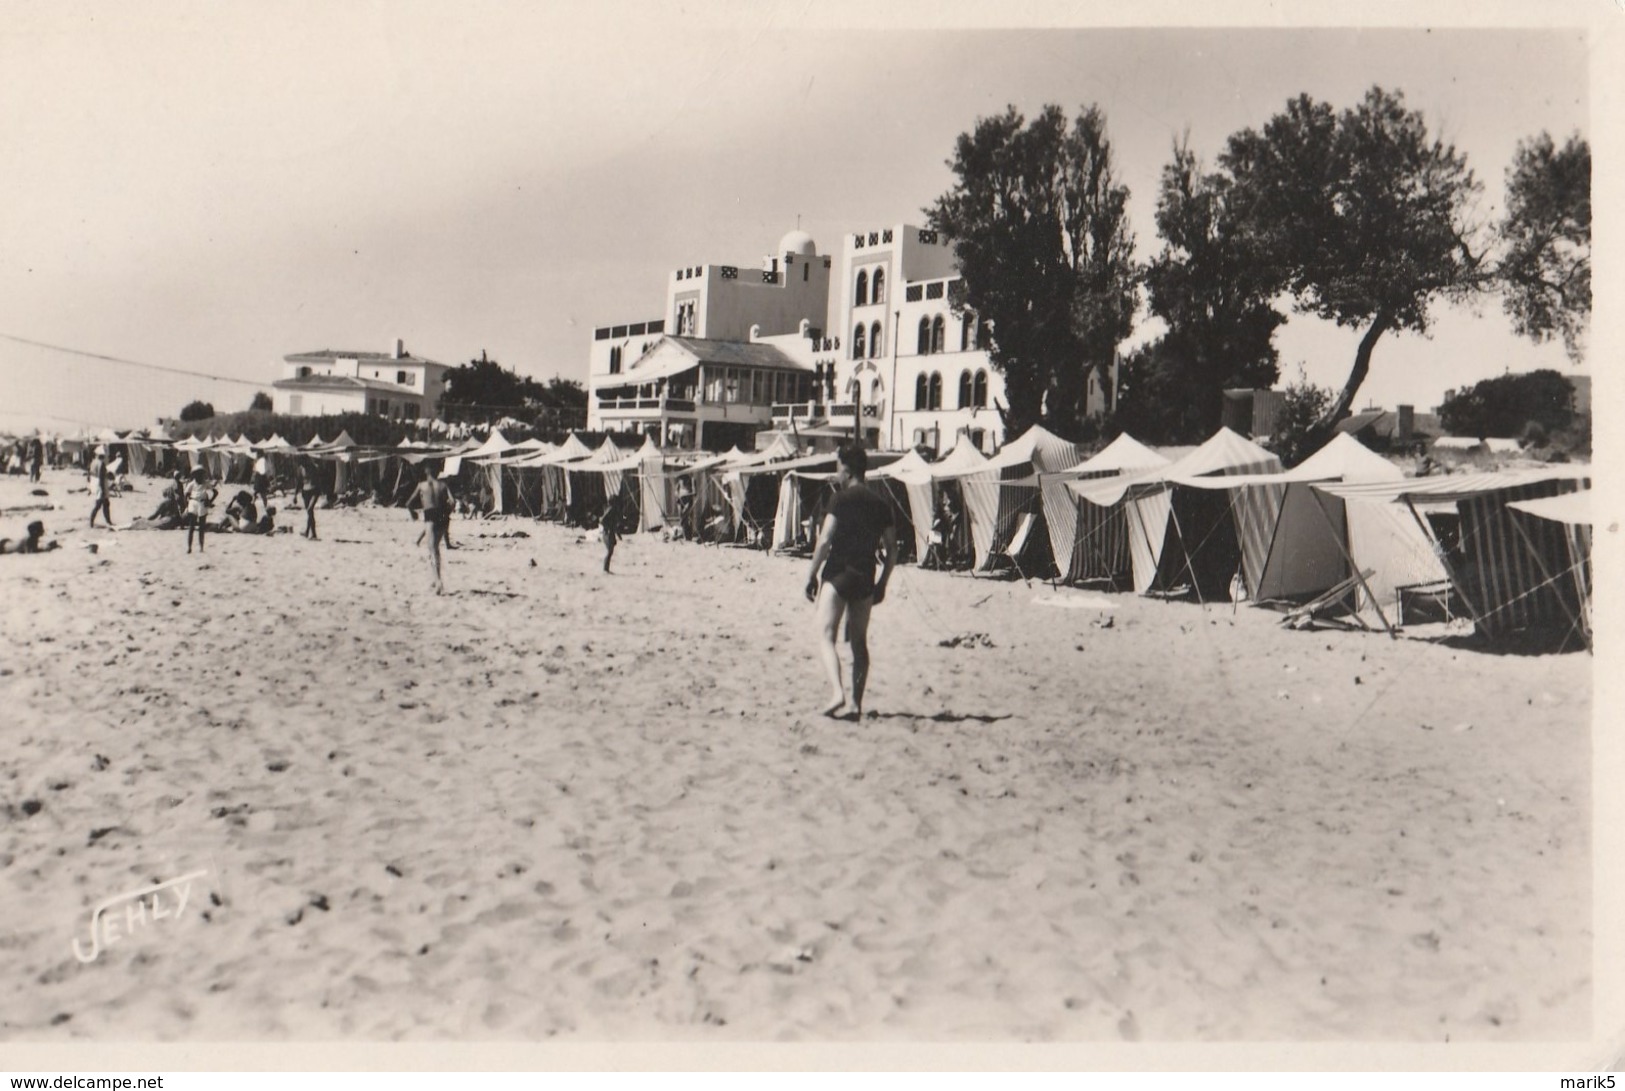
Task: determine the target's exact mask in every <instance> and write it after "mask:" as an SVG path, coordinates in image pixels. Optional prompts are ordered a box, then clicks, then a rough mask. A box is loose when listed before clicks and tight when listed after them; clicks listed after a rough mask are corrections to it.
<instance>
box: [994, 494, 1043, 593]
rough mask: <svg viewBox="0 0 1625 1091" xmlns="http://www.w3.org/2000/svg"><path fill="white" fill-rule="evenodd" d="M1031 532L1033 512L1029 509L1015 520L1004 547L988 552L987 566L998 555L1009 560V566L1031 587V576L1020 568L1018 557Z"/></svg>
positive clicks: (1025, 545) (1024, 547)
mask: <svg viewBox="0 0 1625 1091" xmlns="http://www.w3.org/2000/svg"><path fill="white" fill-rule="evenodd" d="M1032 533H1033V513H1032V512H1030V511H1029V512H1027V513H1025V514H1024V515H1022V517H1021V518H1020V519H1018V520H1017V521H1016V529H1015V530H1014V531H1012V532H1011V534H1010V540H1009V541H1008V542H1006V543H1005V545H1004V548H1003V549H995V550H994V551H993V552H991V553H990V554H988V558H987V566H988V567H990V568H991V567H992V566H993V563H994V562H995V561H997V560H998V559H999V558H1000V557H1003V558H1004V559H1005V560H1007V561H1009V562H1010V567H1011V568H1013V569H1015V570H1016V575H1018V576H1020V577H1021V578H1022V579H1023V580H1024V581H1026V583H1027V586H1029V587H1031V586H1032V583H1033V581H1032V578H1031V577H1029V576H1028V575H1027V573H1025V572H1023V571H1022V570H1021V560H1020V558H1021V551H1022V550H1024V549H1026V548H1027V539H1028V538H1030V537H1032Z"/></svg>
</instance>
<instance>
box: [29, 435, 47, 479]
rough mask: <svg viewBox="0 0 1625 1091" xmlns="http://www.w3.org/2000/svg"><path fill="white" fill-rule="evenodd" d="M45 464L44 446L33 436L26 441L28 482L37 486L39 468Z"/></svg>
mask: <svg viewBox="0 0 1625 1091" xmlns="http://www.w3.org/2000/svg"><path fill="white" fill-rule="evenodd" d="M44 462H45V444H43V443H41V442H40V438H39V437H38V436H35V437H34V438H33V439H31V440H29V441H28V480H29V481H30V482H31V483H33V484H35V485H37V484H39V479H40V467H41V466H42V465H43V464H44Z"/></svg>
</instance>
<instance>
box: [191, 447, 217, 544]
mask: <svg viewBox="0 0 1625 1091" xmlns="http://www.w3.org/2000/svg"><path fill="white" fill-rule="evenodd" d="M212 503H214V486H213V485H211V484H209V475H208V471H206V470H205V469H204V468H203V467H202V466H199V467H197V468H196V469H195V470H193V471H192V482H191V484H189V485H187V486H186V517H187V524H186V552H188V553H190V552H192V532H193V531H196V532H197V551H198V552H199V553H202V552H203V536H204V534H205V533H206V532H207V531H208V529H209V505H210V504H212Z"/></svg>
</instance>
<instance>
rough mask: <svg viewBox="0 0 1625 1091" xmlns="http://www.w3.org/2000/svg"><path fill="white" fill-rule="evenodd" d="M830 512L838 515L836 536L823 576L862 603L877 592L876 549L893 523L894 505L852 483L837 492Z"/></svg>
mask: <svg viewBox="0 0 1625 1091" xmlns="http://www.w3.org/2000/svg"><path fill="white" fill-rule="evenodd" d="M830 514H832V515H834V516H835V539H834V540H833V541H832V542H831V543H830V552H829V559H828V560H826V561H825V562H824V571H823V575H822V577H821V578H822V579H823V581H824V582H825V583H827V584H829V585H830V586H832V587H834V588H835V593H836V594H838V595H840V596H841V598H843V599H845V600H846V601H847V602H862V601H864V600H865V599H868V598H871V597H873V595H874V593H875V549H876V547H877V546H878V545H879V544H880V536H881V533H882V532H883V531H884V530H885V529H886V528H887V527H889V526H891V525H892V514H891V508H890V507H889V506H888V505H887V504H886V502H885V501H884V500H882V499H881V498H880V497H879V496H877V495H875V494H874V493H872V492H870V491H869V490H868V489H867V488H865V487H864V486H862V485H859V484H852V485H848V486H847V487H846V488H845V489H842V490H841V491H840V492H839V493H838V494H837V495H836V497H835V502H834V503H833V504H832V505H830Z"/></svg>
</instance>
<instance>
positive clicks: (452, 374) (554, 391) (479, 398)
mask: <svg viewBox="0 0 1625 1091" xmlns="http://www.w3.org/2000/svg"><path fill="white" fill-rule="evenodd" d="M441 404H442V405H449V406H470V407H478V408H481V409H524V408H545V409H562V408H574V407H581V406H585V405H586V404H587V392H586V389H585V388H584V387H583V386H582V385H581V384H580V383H577V382H573V381H570V380H565V379H560V378H558V377H557V376H555V377H554V378H553V379H551V380H549V381H548V382H546V383H541V382H538V381H537V380H535V379H532V378H530V377H529V376H528V375H520V374H518V373H516V372H514V371H512V370H510V369H509V368H505V367H503V366H502V365H501V364H499V363H497V362H496V361H495V360H491V359H487V358H486V355H485V353H483V352H482V353H480V358H479V359H478V360H470V361H469V362H468V363H466V364H461V365H459V366H457V367H454V368H452V369H451V370H450V371H448V372H446V393H445V395H444V396H443V397H442V398H441Z"/></svg>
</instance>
